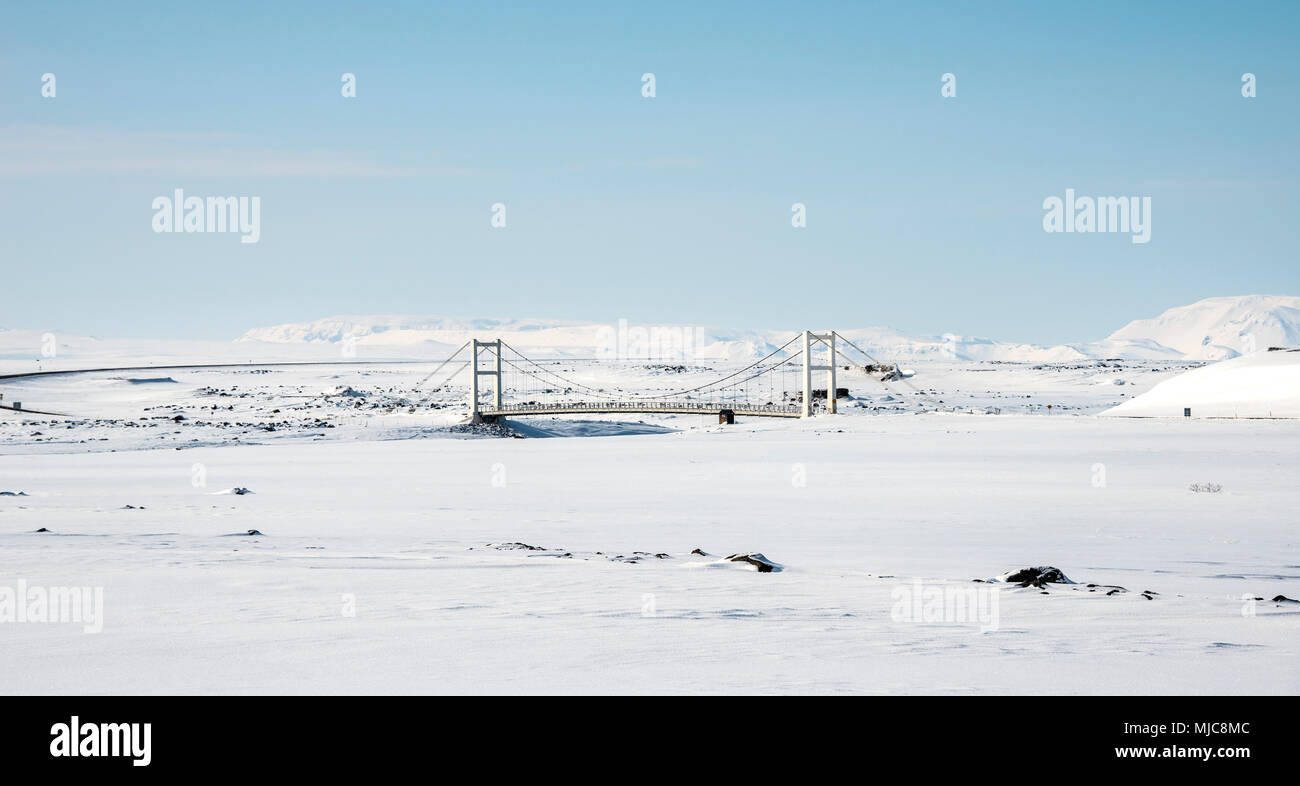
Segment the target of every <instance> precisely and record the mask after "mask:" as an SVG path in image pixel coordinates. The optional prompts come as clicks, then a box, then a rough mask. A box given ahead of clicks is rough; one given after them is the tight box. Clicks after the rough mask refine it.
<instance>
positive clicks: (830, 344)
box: [799, 330, 836, 418]
mask: <svg viewBox="0 0 1300 786" xmlns="http://www.w3.org/2000/svg"><path fill="white" fill-rule="evenodd" d="M815 344H822V345H824V346H825V347H826V349H827V353H826V363H824V364H821V363H814V362H813V356H812V353H813V347H814V345H815ZM814 371H825V372H826V412H827V413H828V414H831V415H834V414H835V412H836V409H835V331H834V330H828V331H826V332H825V333H814V332H812V331H811V330H805V331H804V332H803V410H802V412H801V413H800V415H799V417H802V418H806V417H810V416H811V415H812V411H813V405H812V392H813V381H812V379H813V372H814Z"/></svg>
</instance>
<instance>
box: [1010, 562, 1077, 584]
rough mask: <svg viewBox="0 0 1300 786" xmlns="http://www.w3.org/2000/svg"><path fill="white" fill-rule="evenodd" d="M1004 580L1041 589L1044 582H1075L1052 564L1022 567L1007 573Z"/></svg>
mask: <svg viewBox="0 0 1300 786" xmlns="http://www.w3.org/2000/svg"><path fill="white" fill-rule="evenodd" d="M1002 580H1003V581H1005V582H1007V583H1008V584H1019V585H1020V586H1022V587H1037V588H1039V589H1043V585H1044V584H1073V583H1074V582H1073V581H1070V580H1069V579H1068V578H1066V576H1065V574H1064V573H1062V572H1061V569H1060V568H1053V567H1051V566H1050V565H1044V566H1040V567H1037V568H1022V569H1020V570H1018V571H1015V572H1014V573H1009V574H1007V575H1006V576H1004V577H1003V579H1002Z"/></svg>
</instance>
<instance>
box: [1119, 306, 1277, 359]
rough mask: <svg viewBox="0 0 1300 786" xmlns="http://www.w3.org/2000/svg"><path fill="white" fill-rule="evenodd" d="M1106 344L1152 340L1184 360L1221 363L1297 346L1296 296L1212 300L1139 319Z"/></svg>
mask: <svg viewBox="0 0 1300 786" xmlns="http://www.w3.org/2000/svg"><path fill="white" fill-rule="evenodd" d="M1109 340H1111V341H1119V340H1129V341H1144V340H1145V341H1151V342H1156V343H1159V344H1163V345H1164V346H1166V347H1172V348H1173V349H1175V350H1177V351H1178V352H1180V353H1182V354H1183V357H1185V358H1187V359H1188V360H1222V359H1224V358H1233V357H1237V356H1238V355H1249V354H1251V353H1252V352H1255V351H1256V350H1263V349H1268V348H1269V347H1295V346H1300V297H1294V296H1291V295H1242V296H1238V297H1212V298H1206V299H1205V300H1201V301H1198V302H1196V303H1193V304H1191V305H1190V306H1179V307H1177V308H1171V309H1169V310H1168V311H1166V312H1164V313H1163V314H1161V315H1160V316H1158V317H1156V318H1154V319H1139V320H1136V321H1134V322H1130V323H1128V324H1127V325H1125V326H1124V327H1122V328H1120V329H1119V330H1116V331H1115V332H1114V333H1112V334H1110V339H1109Z"/></svg>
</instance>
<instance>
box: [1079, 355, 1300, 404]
mask: <svg viewBox="0 0 1300 786" xmlns="http://www.w3.org/2000/svg"><path fill="white" fill-rule="evenodd" d="M1187 407H1190V408H1191V410H1192V417H1198V418H1236V417H1241V418H1300V349H1273V350H1268V351H1263V352H1257V353H1255V354H1253V355H1248V356H1245V357H1239V358H1233V359H1232V360H1224V361H1221V362H1219V363H1215V364H1213V365H1209V366H1204V367H1202V368H1198V369H1195V370H1192V371H1188V372H1186V373H1184V374H1179V375H1178V376H1176V377H1174V378H1173V379H1168V380H1165V381H1164V382H1161V383H1160V384H1158V385H1156V386H1155V387H1154V388H1152V389H1151V390H1149V391H1148V392H1146V393H1144V394H1142V395H1140V396H1138V397H1137V398H1134V399H1133V400H1131V401H1126V402H1124V403H1123V404H1120V405H1119V406H1118V407H1114V408H1112V409H1108V410H1106V411H1105V412H1103V413H1102V414H1103V415H1114V416H1119V417H1182V416H1183V410H1184V408H1187Z"/></svg>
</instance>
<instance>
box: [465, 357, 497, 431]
mask: <svg viewBox="0 0 1300 786" xmlns="http://www.w3.org/2000/svg"><path fill="white" fill-rule="evenodd" d="M480 348H482V349H488V350H490V351H491V352H492V361H493V362H492V368H490V369H482V368H480V367H479V357H478V354H479V350H480ZM469 370H470V374H469V422H471V423H482V422H483V413H482V411H481V410H480V409H479V389H478V378H479V377H492V378H493V382H492V408H493V409H494V410H497V411H500V410H501V339H499V338H498V339H496V340H495V341H479V340H478V339H476V338H475V339H471V340H470V352H469Z"/></svg>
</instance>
